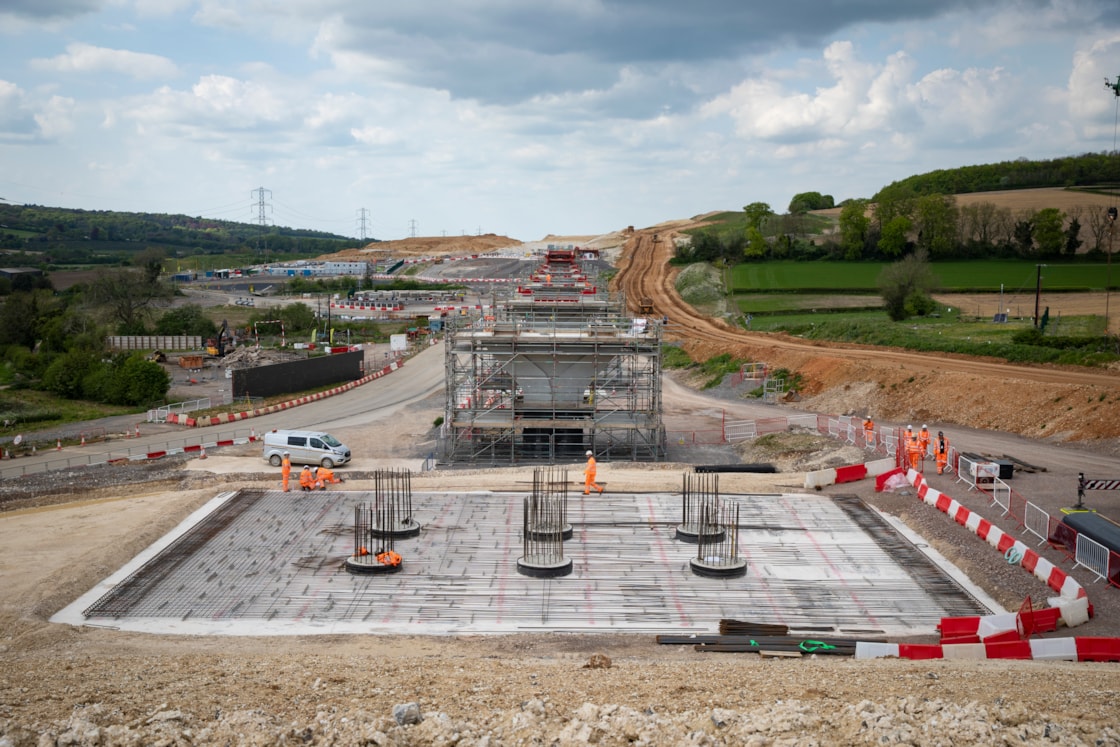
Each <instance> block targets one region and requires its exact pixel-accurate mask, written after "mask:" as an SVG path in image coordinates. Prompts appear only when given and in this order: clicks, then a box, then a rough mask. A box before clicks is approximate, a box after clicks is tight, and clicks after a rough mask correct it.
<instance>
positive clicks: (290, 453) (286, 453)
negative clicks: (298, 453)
mask: <svg viewBox="0 0 1120 747" xmlns="http://www.w3.org/2000/svg"><path fill="white" fill-rule="evenodd" d="M291 455H292V452H290V451H285V452H284V456H291Z"/></svg>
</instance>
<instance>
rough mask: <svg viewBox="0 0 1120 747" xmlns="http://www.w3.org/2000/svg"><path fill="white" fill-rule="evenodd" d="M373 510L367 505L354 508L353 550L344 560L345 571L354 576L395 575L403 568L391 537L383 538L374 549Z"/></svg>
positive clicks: (360, 504)
mask: <svg viewBox="0 0 1120 747" xmlns="http://www.w3.org/2000/svg"><path fill="white" fill-rule="evenodd" d="M374 515H375V509H374V507H373V506H371V505H370V504H368V503H359V504H358V505H356V506H354V550H353V552H352V553H351V554H350V556H349V557H348V558H346V570H347V571H348V572H349V573H356V574H389V573H397V572H398V571H400V569H401V568H402V567H403V566H404V562H403V561H402V560H401V556H400V555H399V554H397V552H396V551H395V550H394V549H393V537H392V536H389V537H386V538H383V541H382V542H380V543H379V545H377V546H376V549H374V547H375V546H374V544H373V541H374V539H375V538H374V537H373V529H372V527H373V522H374Z"/></svg>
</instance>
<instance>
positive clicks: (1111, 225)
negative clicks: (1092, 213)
mask: <svg viewBox="0 0 1120 747" xmlns="http://www.w3.org/2000/svg"><path fill="white" fill-rule="evenodd" d="M1104 87H1105V88H1107V89H1109V90H1110V91H1112V93H1113V98H1115V99H1116V114H1114V115H1113V120H1112V155H1113V156H1114V157H1115V156H1116V129H1117V124H1118V123H1120V75H1117V76H1116V82H1115V83H1112V82H1110V81H1109V80H1108V78H1105V79H1104ZM1116 214H1117V210H1116V198H1115V197H1113V205H1112V207H1110V208H1109V209H1108V262H1107V263H1106V265H1107V268H1108V269H1107V271H1106V272H1105V281H1104V334H1105V336H1106V337H1107V336H1108V332H1109V324H1108V300H1109V294H1110V293H1111V291H1112V234H1114V233H1115V232H1116Z"/></svg>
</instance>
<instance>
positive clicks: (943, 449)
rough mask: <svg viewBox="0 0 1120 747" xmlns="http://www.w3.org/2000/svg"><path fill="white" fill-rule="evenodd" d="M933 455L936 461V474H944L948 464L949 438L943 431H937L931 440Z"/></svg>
mask: <svg viewBox="0 0 1120 747" xmlns="http://www.w3.org/2000/svg"><path fill="white" fill-rule="evenodd" d="M933 457H934V459H935V460H936V461H937V474H939V475H943V474H945V470H946V468H947V467H948V464H949V439H948V438H946V437H945V433H944V432H943V431H938V432H937V439H936V440H934V442H933Z"/></svg>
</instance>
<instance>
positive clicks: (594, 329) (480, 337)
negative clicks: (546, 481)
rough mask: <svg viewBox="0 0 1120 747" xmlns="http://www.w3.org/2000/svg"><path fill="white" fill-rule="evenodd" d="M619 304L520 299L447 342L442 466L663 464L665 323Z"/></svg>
mask: <svg viewBox="0 0 1120 747" xmlns="http://www.w3.org/2000/svg"><path fill="white" fill-rule="evenodd" d="M624 309H625V306H624V304H623V302H622V301H621V300H620V299H619V300H615V301H613V302H611V301H605V300H604V299H603V297H602V296H598V297H597V298H594V299H593V298H584V299H577V300H553V299H549V300H543V299H542V300H537V301H535V302H534V301H530V300H528V299H517V298H515V299H513V300H512V301H510V302H508V303H506V304H504V305H502V306H500V307H498V308H497V309H495V311H496V313H495V315H494V316H493V317H490V318H484V319H481V320H477V321H470V320H465V319H464V320H455V325H454V328H452V329H450V330H449V331H448V333H447V336H446V338H445V345H446V357H445V362H446V382H447V388H446V395H447V399H446V410H445V417H444V423H443V426H442V430H441V439H440V452H441V458H442V459H443V460H444V461H446V462H449V463H468V464H478V463H488V464H519V463H547V464H553V463H556V462H558V461H571V460H572V459H581V458H582V457H583V455H584V452H585V451H587V450H588V449H590V450H591V451H593V452H594V453H595V455H596V456H597V457H599V458H603V457H607V458H618V459H627V460H632V461H651V462H656V461H661V460H663V459H664V458H665V426H664V424H663V422H662V402H661V332H662V328H661V323H660V322H659V321H656V320H647V319H641V318H638V319H635V318H631V317H629V316H627V315H626V314H625V313H624Z"/></svg>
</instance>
